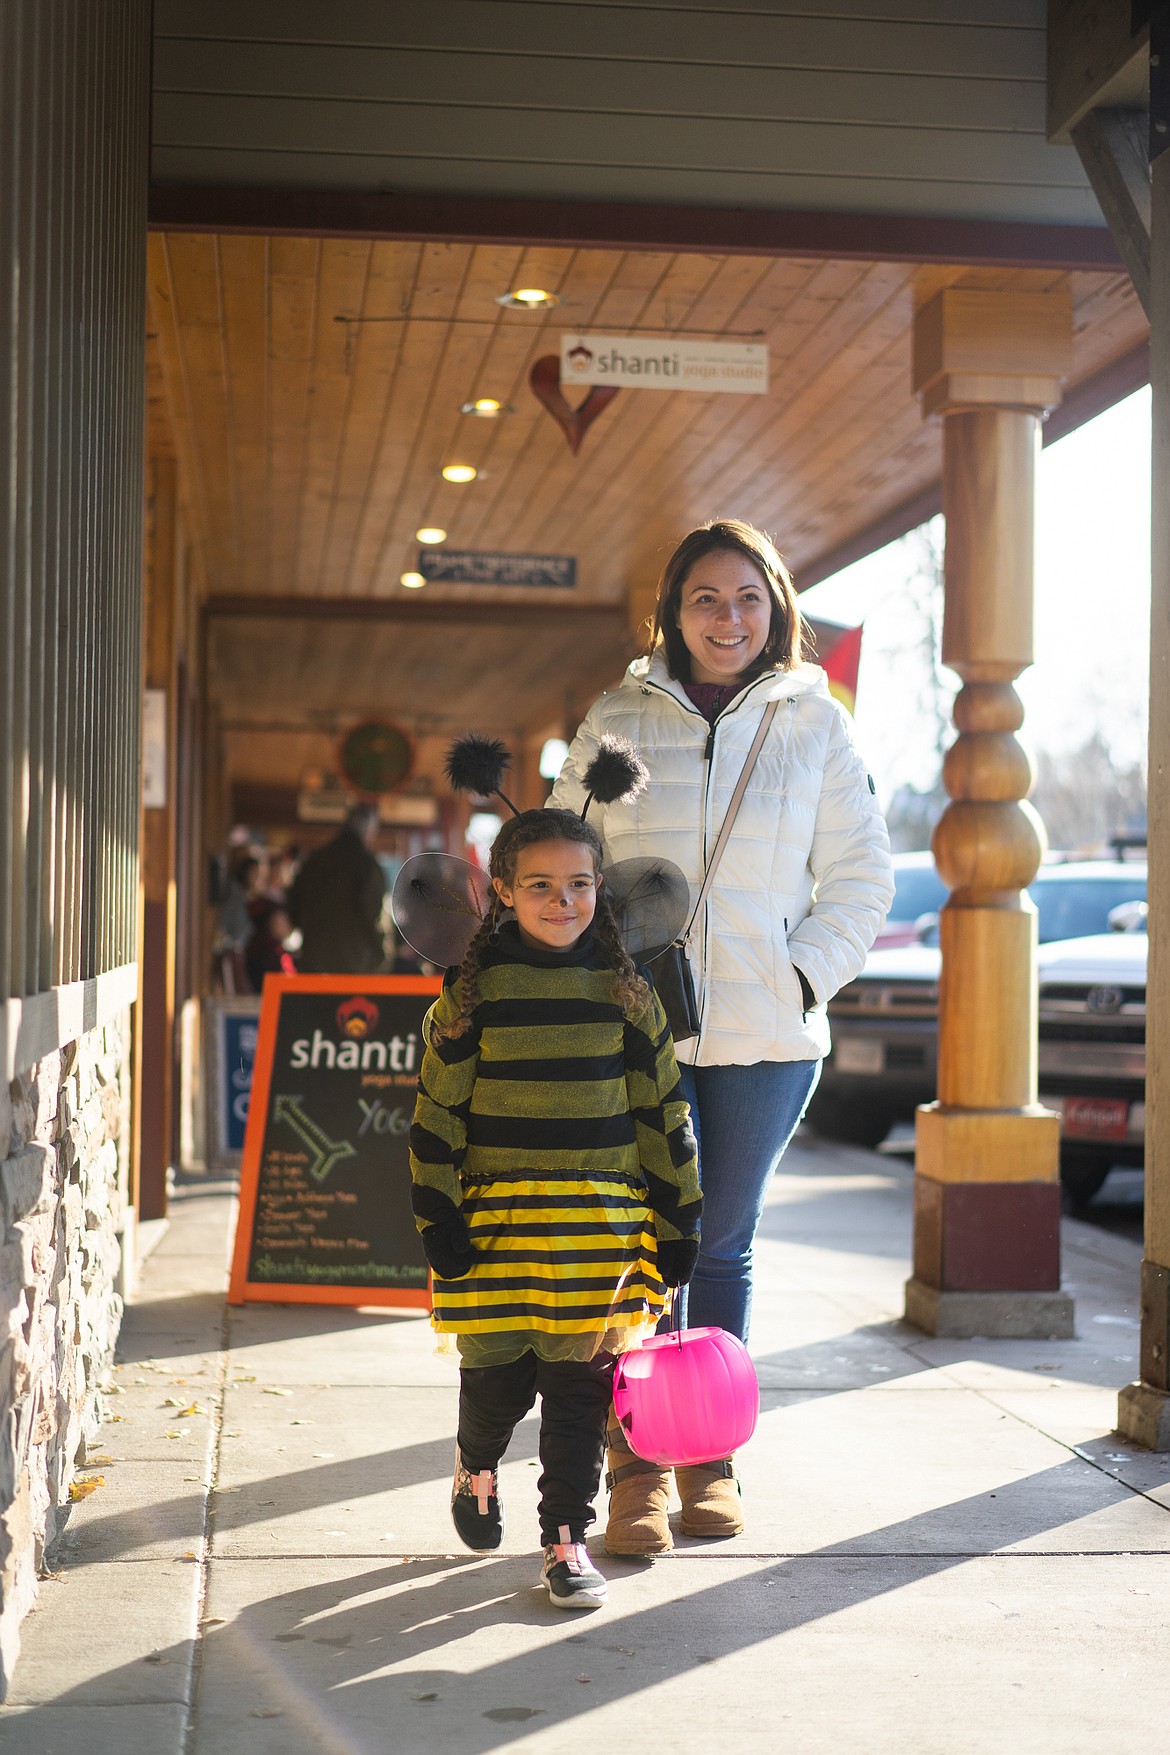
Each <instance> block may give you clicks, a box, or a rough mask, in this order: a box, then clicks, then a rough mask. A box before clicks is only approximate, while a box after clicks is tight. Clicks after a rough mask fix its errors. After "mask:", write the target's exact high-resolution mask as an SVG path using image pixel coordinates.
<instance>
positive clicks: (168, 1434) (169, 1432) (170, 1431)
mask: <svg viewBox="0 0 1170 1755" xmlns="http://www.w3.org/2000/svg"><path fill="white" fill-rule="evenodd" d="M190 1436H191V1428H190V1426H179V1427H174V1426H168V1427H167V1429H166V1431H165V1432H164V1433H163V1437H164V1438H190Z"/></svg>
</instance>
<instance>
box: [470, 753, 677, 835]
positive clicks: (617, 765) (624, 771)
mask: <svg viewBox="0 0 1170 1755" xmlns="http://www.w3.org/2000/svg"><path fill="white" fill-rule="evenodd" d="M511 761H512V758H511V756H510V755H509V754H508V751H507V749H506V748H505V746H504V745H503V744H502V743H501V742H500V740H499V738H498V737H480V736H478V735H477V734H476V733H475V732H471V731H469V732H468V733H467V735H466V737H460V738H456V740H455V742H454V743H453V744H452V745H451V748H450V749H449V750H448V751H447V760H446V763H445V767H446V770H447V778H448V780H449V781H450V782H451V785H452V786H453V787H454V788H455V791H456V792H474V793H475V795H476V796H477V797H478V798H490V797H491V796H492V795H493V794H494V796H495V797H496V798H500V799H502V800H503V802H504V803H505V804H506V805H507V807H508V809H509V810H510V811H511V813H512V815H513V816H514V817H518V816H520V815H522V814H523V813H522V812H520V811H518V810H517V809H516V806H515V805H514V804H513V803H512V800H511V799H510V798H509V797H508V795H507V793H506V792H504V791H502V790H501V789H502V787H503V784H504V772H505V770H506V769H507V768H508V767H510V765H511ZM649 778H650V770H649V769H648V768H647V766H646V764H645V762H644V761H643V760H642V758H641V756H640V755H639V754H638V752H637V750H636V749H635V748H634V746H633V744H632V743H631V742H630V741H629V739H628V738H625V737H615V736H614V735H613V734H612V733H611V732H606V734H605V736H604V737H603V738H602V740H601V742H600V743H599V744H598V746H597V754H596V755H595V756H594V758H593V760H592V761H591V762H590V764H589V766H588V767H587V768H586V770H585V791H586V794H587V796H586V799H585V806H584V809H583V810H582V812H581V816H582V818H584V817H585V816H586V815H587V814H588V811H589V806H590V805H591V804H592V803H593V800H594V799H596V800H597V802H598V804H633V802H634V800H635V799H636V798H637V797H638V795H639V793H641V792H643V791H645V788H646V783H647V781H648V780H649Z"/></svg>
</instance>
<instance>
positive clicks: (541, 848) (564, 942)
mask: <svg viewBox="0 0 1170 1755" xmlns="http://www.w3.org/2000/svg"><path fill="white" fill-rule="evenodd" d="M492 883H493V884H494V886H495V889H496V892H497V894H498V895H499V897H500V900H501V901H502V902H503V904H504V906H505V907H506V908H511V909H513V910H514V911H515V915H516V924H517V926H518V927H519V928H520V937H521V938H522V939H523V940H524V943H525V944H527V945H542V946H543V947H544V949H545V950H550V951H567V950H568V949H569V947H570V946H571V945H574V944H576V942H577V940H578V939H579V938H580V936H581V934H582V933H583V932H584V931H585V929H586V927H587V926H588V925H589V924H590V922H591V921H592V919H593V915H594V911H595V909H596V907H597V874H596V872H595V871H594V869H593V854H592V853H591V851H590V850H589V848H588V847H586V846H584V845H583V844H582V843H581V842H580V841H537V842H536V843H535V844H534V845H533V846H531V847H522V848H521V849H520V852H519V853H518V854H517V856H516V881H515V882H514V883H513V884H506V883H505V882H504V880H503V879H502V878H493V879H492Z"/></svg>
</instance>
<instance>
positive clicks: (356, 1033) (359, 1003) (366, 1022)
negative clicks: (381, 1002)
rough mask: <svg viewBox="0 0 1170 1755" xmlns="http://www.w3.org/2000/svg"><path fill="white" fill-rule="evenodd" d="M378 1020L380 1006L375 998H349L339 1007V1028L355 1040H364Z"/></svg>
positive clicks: (343, 1033)
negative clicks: (375, 1002) (375, 1001)
mask: <svg viewBox="0 0 1170 1755" xmlns="http://www.w3.org/2000/svg"><path fill="white" fill-rule="evenodd" d="M377 1022H378V1008H377V1006H376V1005H375V1004H374V1002H373V1000H370V999H363V998H361V996H360V995H359V996H358V997H357V998H356V999H347V1000H346V1002H345V1004H344V1005H339V1006H338V1008H337V1028H338V1029H339V1030H340V1031H341V1033H342V1035H343V1036H348V1037H349V1038H350V1040H351V1041H353V1042H364V1040H365V1038H366V1037H367V1036H368V1035H369V1034H370V1031H371V1030H372V1029H373V1028H374V1025H375V1024H376V1023H377Z"/></svg>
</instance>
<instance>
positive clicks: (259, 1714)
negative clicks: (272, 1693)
mask: <svg viewBox="0 0 1170 1755" xmlns="http://www.w3.org/2000/svg"><path fill="white" fill-rule="evenodd" d="M248 1717H249V1718H283V1717H284V1713H283V1712H282V1711H281V1709H280V1707H279V1706H254V1707H253V1708H252V1710H251V1712H250V1713H249V1714H248Z"/></svg>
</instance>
